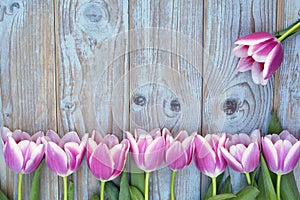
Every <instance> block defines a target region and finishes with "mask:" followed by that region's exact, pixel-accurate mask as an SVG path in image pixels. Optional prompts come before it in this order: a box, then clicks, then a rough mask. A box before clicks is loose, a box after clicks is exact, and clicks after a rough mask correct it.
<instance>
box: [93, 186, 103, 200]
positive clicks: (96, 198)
mask: <svg viewBox="0 0 300 200" xmlns="http://www.w3.org/2000/svg"><path fill="white" fill-rule="evenodd" d="M105 187H106V186H105ZM92 200H99V196H98V195H96V194H94V195H93V197H92Z"/></svg>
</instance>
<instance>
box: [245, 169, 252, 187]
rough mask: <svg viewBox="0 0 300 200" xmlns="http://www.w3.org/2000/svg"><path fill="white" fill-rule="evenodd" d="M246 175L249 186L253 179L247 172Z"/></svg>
mask: <svg viewBox="0 0 300 200" xmlns="http://www.w3.org/2000/svg"><path fill="white" fill-rule="evenodd" d="M245 175H246V179H247V182H248V185H251V178H250V174H249V172H245Z"/></svg>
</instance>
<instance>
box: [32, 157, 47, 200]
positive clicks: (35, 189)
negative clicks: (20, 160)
mask: <svg viewBox="0 0 300 200" xmlns="http://www.w3.org/2000/svg"><path fill="white" fill-rule="evenodd" d="M44 163H45V159H43V161H42V162H41V163H40V165H39V167H38V168H37V169H36V170H35V172H34V176H33V179H32V183H31V188H30V200H38V199H39V186H40V174H41V170H42V168H43V166H44Z"/></svg>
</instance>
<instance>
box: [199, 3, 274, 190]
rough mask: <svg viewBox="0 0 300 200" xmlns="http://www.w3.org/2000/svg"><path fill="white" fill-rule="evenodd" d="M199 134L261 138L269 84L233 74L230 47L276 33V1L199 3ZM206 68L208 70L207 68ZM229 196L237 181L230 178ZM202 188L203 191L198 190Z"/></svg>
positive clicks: (266, 119) (270, 89) (267, 112)
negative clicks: (245, 38) (201, 47)
mask: <svg viewBox="0 0 300 200" xmlns="http://www.w3.org/2000/svg"><path fill="white" fill-rule="evenodd" d="M204 5H205V11H206V12H205V13H204V50H205V51H206V53H207V54H205V56H204V65H203V66H204V80H203V82H204V99H205V100H204V104H203V107H204V112H203V122H205V123H203V133H204V134H206V133H212V132H215V131H226V132H229V133H238V132H246V133H250V132H251V131H252V130H253V129H256V128H259V129H261V130H262V132H263V133H266V130H267V126H268V122H269V119H270V111H271V108H272V105H273V86H274V83H273V82H274V81H273V78H272V79H271V81H270V82H269V83H268V85H266V86H259V85H255V84H254V83H253V81H252V78H251V74H250V72H247V73H238V71H237V70H236V66H237V62H238V59H237V58H236V57H234V55H233V53H232V49H233V47H234V44H233V41H234V40H235V39H237V38H238V37H240V36H244V35H246V34H250V33H252V32H255V31H268V32H271V33H272V32H273V31H275V30H276V20H275V18H276V1H275V0H273V1H246V0H245V1H243V0H241V1H221V0H213V1H205V3H204ZM211 63H212V64H211ZM231 176H232V177H231V178H232V180H233V185H232V186H233V188H234V191H235V192H236V191H238V190H239V189H240V188H241V186H242V185H243V184H241V182H240V181H239V180H240V179H243V178H244V177H243V175H240V174H237V173H231ZM204 187H205V186H204Z"/></svg>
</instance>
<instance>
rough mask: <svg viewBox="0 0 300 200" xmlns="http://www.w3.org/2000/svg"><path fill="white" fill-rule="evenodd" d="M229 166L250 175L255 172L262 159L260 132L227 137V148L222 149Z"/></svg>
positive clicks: (255, 131)
mask: <svg viewBox="0 0 300 200" xmlns="http://www.w3.org/2000/svg"><path fill="white" fill-rule="evenodd" d="M221 151H222V154H223V156H224V158H225V160H226V161H227V164H228V165H229V166H230V167H231V168H232V169H233V170H235V171H237V172H240V173H248V172H252V171H253V170H255V168H256V167H257V166H258V164H259V158H260V131H259V130H254V131H253V132H252V133H251V135H250V136H249V135H247V134H245V133H240V134H235V135H231V134H228V135H227V139H226V142H225V147H221Z"/></svg>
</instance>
